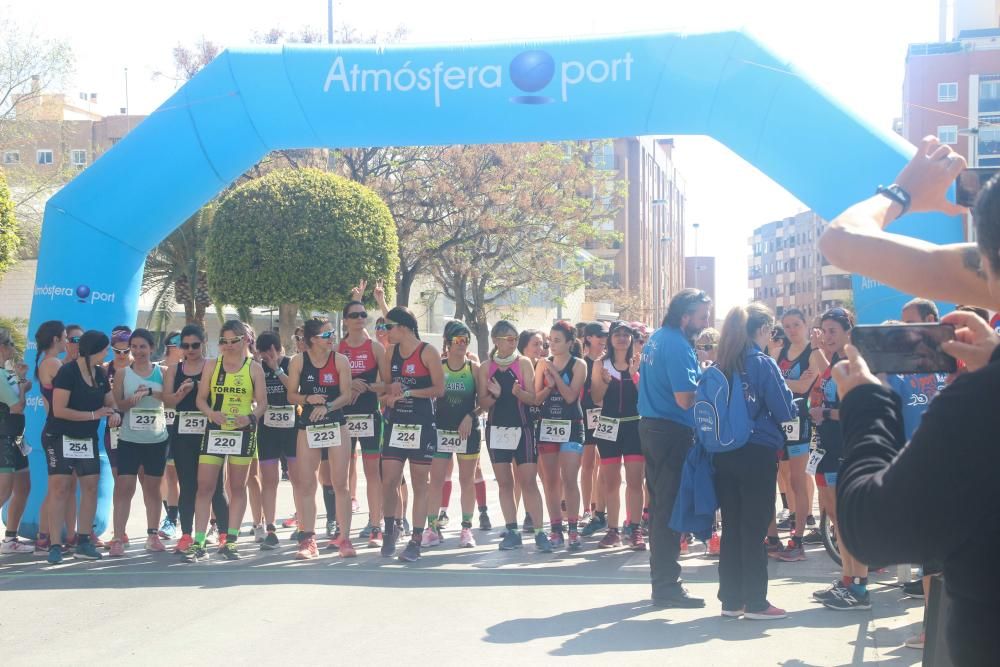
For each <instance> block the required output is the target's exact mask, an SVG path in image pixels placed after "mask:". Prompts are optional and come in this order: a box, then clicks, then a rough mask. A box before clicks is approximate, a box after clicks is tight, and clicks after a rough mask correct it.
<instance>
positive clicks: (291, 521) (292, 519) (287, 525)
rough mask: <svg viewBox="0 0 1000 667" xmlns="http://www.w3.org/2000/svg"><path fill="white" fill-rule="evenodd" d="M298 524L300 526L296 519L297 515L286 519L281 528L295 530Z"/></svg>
mask: <svg viewBox="0 0 1000 667" xmlns="http://www.w3.org/2000/svg"><path fill="white" fill-rule="evenodd" d="M298 524H299V520H298V519H296V518H295V515H294V514H293V515H292V516H290V517H288V518H287V519H285V520H284V521H282V522H281V527H282V528H295V526H297V525H298Z"/></svg>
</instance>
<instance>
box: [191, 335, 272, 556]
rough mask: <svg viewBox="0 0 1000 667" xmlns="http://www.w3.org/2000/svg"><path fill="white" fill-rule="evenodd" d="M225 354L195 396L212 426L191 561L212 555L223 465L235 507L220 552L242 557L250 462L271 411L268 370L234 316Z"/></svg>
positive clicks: (210, 366)
mask: <svg viewBox="0 0 1000 667" xmlns="http://www.w3.org/2000/svg"><path fill="white" fill-rule="evenodd" d="M219 353H220V354H219V358H218V359H216V360H215V363H207V364H205V368H204V369H203V370H202V373H201V379H200V380H199V381H198V387H197V398H196V399H195V405H197V406H198V410H199V411H200V412H201V414H202V415H204V416H205V417H206V418H207V422H208V425H207V429H208V430H207V431H206V432H205V437H204V438H203V440H202V444H201V451H200V454H199V456H198V493H197V495H196V497H195V510H194V517H195V537H194V543H193V544H192V545H191V546H190V547H189V548H188V549H187V550H186V551H185V552H184V558H185V560H186V561H187V562H197V561H199V560H203V559H204V558H206V556H207V553H206V551H205V532H206V529H207V528H208V520H209V505H210V503H211V500H212V497H213V496H214V495H215V493H216V487H217V485H218V482H219V472H220V470H221V469H222V468H223V466H225V468H226V486H227V491H228V494H227V495H228V497H229V511H228V512H227V513H226V515H220V514H217V515H216V518H217V519H218V520H219V521H220V522H225V524H226V526H227V527H228V528H227V530H226V533H225V535H226V542H225V544H224V545H222V546H221V548H220V549H219V553H221V554H222V556H223V557H224V558H226V559H227V560H239V558H240V554H239V550H238V549H237V546H236V542H237V539H238V538H239V532H240V525H241V524H242V523H243V514H244V512H245V511H246V507H247V477H248V475H249V474H250V462H251V461H253V459H254V458H256V457H257V422H258V421H259V420H260V418H261V417H262V416H263V414H264V410H266V409H267V382H266V381H265V380H264V369H263V368H261V367H260V364H258V363H257V362H256V361H254V360H253V359H252V358H251V357H250V355H249V351H248V346H247V341H246V327H245V326H244V324H243V323H242V322H240V321H239V320H229V321H227V322H226V323H225V324H223V325H222V331H221V332H220V333H219ZM220 542H221V535H220Z"/></svg>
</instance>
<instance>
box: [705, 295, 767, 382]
mask: <svg viewBox="0 0 1000 667" xmlns="http://www.w3.org/2000/svg"><path fill="white" fill-rule="evenodd" d="M773 325H774V315H772V314H771V311H770V310H769V309H768V307H767V306H765V305H764V304H762V303H758V302H754V303H751V304H750V305H749V306H736V307H734V308H733V309H732V310H730V311H729V314H728V315H726V321H725V322H724V323H723V324H722V335H721V336H720V338H719V355H718V357H717V361H716V362H715V365H716V366H718V367H719V370H721V371H722V372H723V373H724V374H725V376H726V377H727V378H730V380H732V378H734V377H735V376H736V375H737V374H738V373H741V372H742V371H743V369H744V367H745V364H744V361H745V358H746V354H747V348H748V347H750V345H751V340H750V336H751V335H753V334H756V333H757V331H759V330H760V329H761V328H762V327H764V326H767V327H768V328H771V327H772V326H773ZM734 384H735V383H734Z"/></svg>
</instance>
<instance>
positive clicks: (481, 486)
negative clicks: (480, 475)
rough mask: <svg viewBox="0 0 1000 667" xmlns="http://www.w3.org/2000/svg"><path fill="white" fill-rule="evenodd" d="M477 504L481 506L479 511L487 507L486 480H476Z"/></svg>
mask: <svg viewBox="0 0 1000 667" xmlns="http://www.w3.org/2000/svg"><path fill="white" fill-rule="evenodd" d="M475 486H476V505H478V506H479V511H480V512H482V511H483V510H485V509H486V481H485V480H482V479H481V480H479V481H478V482H476V485H475Z"/></svg>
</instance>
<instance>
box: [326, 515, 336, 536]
mask: <svg viewBox="0 0 1000 667" xmlns="http://www.w3.org/2000/svg"><path fill="white" fill-rule="evenodd" d="M336 534H337V521H336V519H332V520H329V521H327V522H326V536H327V537H333V536H335V535H336Z"/></svg>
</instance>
